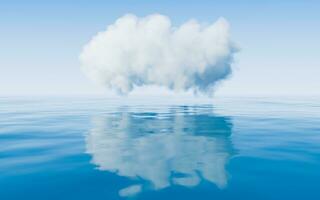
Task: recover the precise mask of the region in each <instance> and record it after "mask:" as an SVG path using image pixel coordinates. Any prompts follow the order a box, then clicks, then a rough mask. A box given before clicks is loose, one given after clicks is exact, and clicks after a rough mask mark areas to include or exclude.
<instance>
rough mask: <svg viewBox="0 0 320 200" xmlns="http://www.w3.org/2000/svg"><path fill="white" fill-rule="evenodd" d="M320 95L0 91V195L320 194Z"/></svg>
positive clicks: (258, 197)
mask: <svg viewBox="0 0 320 200" xmlns="http://www.w3.org/2000/svg"><path fill="white" fill-rule="evenodd" d="M319 191H320V99H301V98H282V99H276V98H274V99H266V98H223V99H222V98H221V99H214V100H213V102H209V103H208V102H205V103H203V102H188V103H185V102H184V103H181V102H175V101H171V100H169V99H165V100H162V101H161V100H159V99H158V100H155V99H151V100H143V101H142V100H141V101H140V100H135V101H133V100H132V101H131V100H124V101H120V100H117V99H104V98H84V97H83V98H18V97H16V98H0V199H1V200H10V199H32V200H37V199H39V200H40V199H41V200H43V199H68V200H69V199H79V200H81V199H128V198H129V199H246V200H251V199H252V200H263V199H281V200H283V199H299V200H301V199H308V200H313V199H315V200H319V199H320V192H319Z"/></svg>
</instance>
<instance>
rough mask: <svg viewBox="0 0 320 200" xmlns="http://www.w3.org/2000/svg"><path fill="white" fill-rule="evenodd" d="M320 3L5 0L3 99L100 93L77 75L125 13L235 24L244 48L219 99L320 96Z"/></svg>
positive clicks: (0, 38)
mask: <svg viewBox="0 0 320 200" xmlns="http://www.w3.org/2000/svg"><path fill="white" fill-rule="evenodd" d="M319 10H320V3H319V1H294V0H292V1H285V0H284V1H263V2H262V1H244V0H238V1H201V0H198V1H167V0H165V1H151V0H145V1H133V0H127V1H59V0H56V1H32V0H31V1H14V0H11V1H1V3H0V45H1V47H0V95H2V96H3V95H51V94H54V95H65V94H101V93H103V89H101V88H99V87H96V86H95V85H94V84H92V83H91V82H90V81H89V80H88V79H87V78H86V77H85V76H84V75H83V74H82V72H81V71H80V67H79V66H80V63H79V59H78V57H79V54H80V52H81V49H82V47H83V45H84V44H86V43H87V42H88V41H89V40H90V39H91V38H92V36H93V35H95V34H96V33H97V32H99V31H103V30H105V29H106V27H107V25H108V24H111V23H113V22H114V21H115V20H116V19H117V18H119V17H121V16H122V15H124V14H126V13H133V14H135V15H138V16H145V15H149V14H153V13H160V14H164V15H168V16H169V17H170V18H171V19H172V21H173V23H174V24H175V25H179V24H181V23H183V22H185V21H187V20H189V19H190V18H194V19H197V20H198V21H200V22H212V21H215V20H216V19H217V18H218V17H224V18H226V19H227V20H228V21H229V23H230V24H231V34H232V39H233V40H234V41H235V42H236V43H237V44H238V46H240V48H241V51H240V52H239V53H238V54H237V56H236V60H235V61H236V62H235V64H234V73H233V75H232V77H231V78H230V79H229V80H227V81H225V82H224V83H223V84H222V85H221V86H220V87H219V88H218V89H217V95H221V96H224V95H228V96H229V95H242V96H246V95H266V96H268V95H294V96H299V95H320V12H319Z"/></svg>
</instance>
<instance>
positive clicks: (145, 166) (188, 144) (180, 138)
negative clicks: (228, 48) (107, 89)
mask: <svg viewBox="0 0 320 200" xmlns="http://www.w3.org/2000/svg"><path fill="white" fill-rule="evenodd" d="M93 125H94V126H93V128H92V129H91V130H90V132H89V134H88V135H87V137H86V149H87V153H89V154H91V155H92V163H93V164H95V165H97V166H98V169H99V170H103V171H109V172H113V173H116V174H117V175H119V176H124V177H128V178H131V179H135V180H136V181H137V183H136V184H134V185H129V186H128V187H126V188H124V189H122V190H120V191H119V195H120V196H132V195H135V194H137V193H140V192H141V191H142V190H143V189H144V188H147V187H148V188H150V186H151V188H152V189H154V190H159V189H163V188H166V187H169V186H171V185H180V186H186V187H193V186H196V185H198V184H199V183H200V181H201V180H206V181H209V182H211V183H214V184H216V185H217V186H218V187H220V188H222V187H224V186H226V184H227V172H226V170H225V165H226V163H227V162H228V160H229V159H230V157H231V156H232V155H233V154H234V150H233V147H232V143H231V140H230V136H231V133H232V122H231V119H230V118H228V117H223V116H216V115H214V114H213V113H212V107H210V106H204V107H200V106H182V107H171V108H168V109H167V110H166V111H165V112H139V111H138V112H137V111H130V110H129V109H128V108H125V109H120V111H119V112H116V113H113V114H109V115H106V116H100V117H96V118H94V119H93ZM141 180H143V181H144V182H143V183H141ZM146 183H147V184H146Z"/></svg>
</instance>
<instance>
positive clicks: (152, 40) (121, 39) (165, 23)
mask: <svg viewBox="0 0 320 200" xmlns="http://www.w3.org/2000/svg"><path fill="white" fill-rule="evenodd" d="M235 52H236V48H235V45H234V44H233V43H232V42H231V40H230V37H229V25H228V22H227V21H226V20H225V19H223V18H220V19H218V20H217V21H216V22H214V23H212V24H207V25H203V24H200V23H198V22H197V21H195V20H190V21H188V22H186V23H184V24H182V25H181V26H178V27H175V26H173V25H172V23H171V21H170V19H169V18H168V17H167V16H164V15H159V14H154V15H150V16H147V17H143V18H138V17H137V16H135V15H131V14H128V15H125V16H123V17H121V18H119V19H118V20H116V21H115V23H114V24H111V25H109V26H108V27H107V29H106V30H105V31H102V32H99V33H98V34H97V35H96V36H94V37H93V38H92V39H91V41H89V43H88V44H86V45H85V46H84V48H83V51H82V52H81V55H80V61H81V65H82V69H83V71H84V72H85V74H87V76H88V77H89V78H91V79H93V80H94V81H96V82H98V83H100V84H103V85H105V86H106V87H107V88H111V89H113V90H116V91H117V92H119V93H122V94H127V93H129V92H130V91H132V90H133V89H134V88H135V87H139V86H145V85H156V86H161V87H166V88H168V89H170V90H174V91H188V90H192V91H194V92H201V93H205V94H212V91H213V88H214V86H215V85H216V83H217V82H219V81H220V80H222V79H225V78H226V77H227V76H228V75H229V74H230V73H231V64H232V60H233V55H234V53H235Z"/></svg>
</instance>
